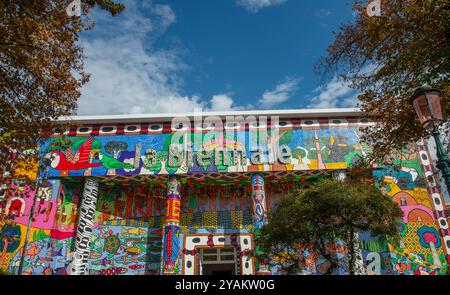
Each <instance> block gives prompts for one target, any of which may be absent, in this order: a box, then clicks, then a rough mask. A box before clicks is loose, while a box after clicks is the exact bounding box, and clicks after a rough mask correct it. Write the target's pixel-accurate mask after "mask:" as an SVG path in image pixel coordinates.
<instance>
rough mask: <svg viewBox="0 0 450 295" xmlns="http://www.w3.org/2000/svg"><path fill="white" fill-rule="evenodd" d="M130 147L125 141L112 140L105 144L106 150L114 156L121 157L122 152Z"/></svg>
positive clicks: (115, 157)
mask: <svg viewBox="0 0 450 295" xmlns="http://www.w3.org/2000/svg"><path fill="white" fill-rule="evenodd" d="M127 148H128V144H127V143H126V142H123V141H110V142H108V143H107V144H106V145H105V151H106V152H107V153H108V154H110V155H111V156H113V157H114V159H116V160H117V159H119V157H120V154H121V153H122V152H123V151H125V150H126V149H127Z"/></svg>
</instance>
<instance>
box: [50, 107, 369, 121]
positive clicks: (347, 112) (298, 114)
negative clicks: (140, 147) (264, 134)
mask: <svg viewBox="0 0 450 295" xmlns="http://www.w3.org/2000/svg"><path fill="white" fill-rule="evenodd" d="M362 114H363V112H362V111H360V110H359V109H357V108H334V109H289V110H256V111H221V112H200V111H199V112H189V113H174V114H168V113H159V114H136V115H93V116H65V117H61V118H59V119H58V120H57V122H62V123H63V122H64V123H83V124H103V123H140V122H160V121H168V120H171V119H173V118H180V117H187V118H189V119H194V118H196V117H200V116H201V117H203V118H204V117H207V116H216V117H220V118H222V119H226V117H227V116H269V117H270V116H278V117H280V118H285V119H287V118H291V119H292V118H317V117H359V116H361V115H362Z"/></svg>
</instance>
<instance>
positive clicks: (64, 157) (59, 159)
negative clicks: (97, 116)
mask: <svg viewBox="0 0 450 295" xmlns="http://www.w3.org/2000/svg"><path fill="white" fill-rule="evenodd" d="M93 141H94V138H92V137H89V138H88V139H87V140H86V141H85V142H83V144H82V145H81V146H80V147H79V148H78V150H77V152H76V153H75V154H72V153H71V152H70V151H71V150H70V149H68V150H67V152H66V154H63V153H62V152H61V151H58V150H54V151H51V152H49V153H47V154H46V155H45V157H44V159H43V162H44V164H45V165H47V166H50V167H52V168H53V169H56V170H80V169H85V168H91V167H98V166H100V165H101V163H88V160H89V156H90V153H91V147H92V142H93Z"/></svg>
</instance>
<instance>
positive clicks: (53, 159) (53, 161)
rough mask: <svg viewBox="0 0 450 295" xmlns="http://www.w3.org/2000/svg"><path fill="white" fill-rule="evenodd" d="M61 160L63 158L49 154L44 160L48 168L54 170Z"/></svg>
mask: <svg viewBox="0 0 450 295" xmlns="http://www.w3.org/2000/svg"><path fill="white" fill-rule="evenodd" d="M60 160H61V157H60V156H59V155H58V154H57V153H55V152H51V153H47V154H46V155H45V157H44V159H43V162H44V164H45V165H46V166H50V167H52V168H56V167H58V164H59V161H60Z"/></svg>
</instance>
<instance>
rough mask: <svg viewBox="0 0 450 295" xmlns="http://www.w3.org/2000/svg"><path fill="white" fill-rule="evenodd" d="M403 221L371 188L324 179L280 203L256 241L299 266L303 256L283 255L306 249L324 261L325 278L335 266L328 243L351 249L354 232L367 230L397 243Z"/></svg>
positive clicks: (392, 205)
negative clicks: (342, 243)
mask: <svg viewBox="0 0 450 295" xmlns="http://www.w3.org/2000/svg"><path fill="white" fill-rule="evenodd" d="M402 216H403V212H402V210H401V209H400V208H399V206H398V205H397V204H395V203H394V202H392V200H391V199H390V198H389V197H388V196H385V195H383V193H382V192H381V191H380V190H378V189H377V188H376V187H374V186H372V185H367V184H364V183H357V182H352V183H351V185H350V183H347V182H340V181H337V180H331V179H324V180H321V181H319V182H317V183H316V184H314V186H311V187H309V188H305V189H303V190H300V191H295V192H293V193H291V194H289V195H288V196H287V197H286V198H284V199H282V200H281V201H280V203H279V204H278V205H277V207H276V208H275V210H274V211H273V212H271V214H270V222H269V224H267V225H265V226H264V227H263V230H262V237H261V239H262V241H263V244H264V248H265V250H266V251H267V252H271V254H272V255H273V256H274V257H275V258H277V256H282V259H281V260H284V261H285V262H287V264H291V265H297V264H299V263H300V262H301V259H302V257H301V255H291V256H289V255H286V253H285V252H286V251H285V249H288V248H291V249H292V247H298V246H299V245H303V246H308V247H310V248H312V249H313V250H314V251H317V252H318V253H320V254H321V255H322V256H323V257H324V258H325V259H326V260H328V261H329V263H330V268H329V269H328V271H327V272H326V273H327V274H331V273H332V272H333V270H334V269H336V268H337V267H338V266H339V261H338V260H337V258H336V256H335V255H333V253H331V252H330V251H329V247H328V246H327V245H328V243H329V242H330V241H336V240H342V241H344V242H346V244H347V245H348V246H351V245H353V243H349V241H351V240H352V239H353V237H354V234H355V233H358V232H361V231H370V232H371V233H372V235H377V236H383V237H387V238H389V239H390V240H391V241H393V242H394V243H396V242H397V241H398V240H399V237H400V234H399V221H400V218H401V217H402ZM348 246H346V247H348ZM349 252H352V251H349ZM353 252H354V251H353ZM353 252H352V253H353ZM278 258H280V257H278ZM296 270H298V269H296V268H295V267H293V268H292V271H296Z"/></svg>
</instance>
